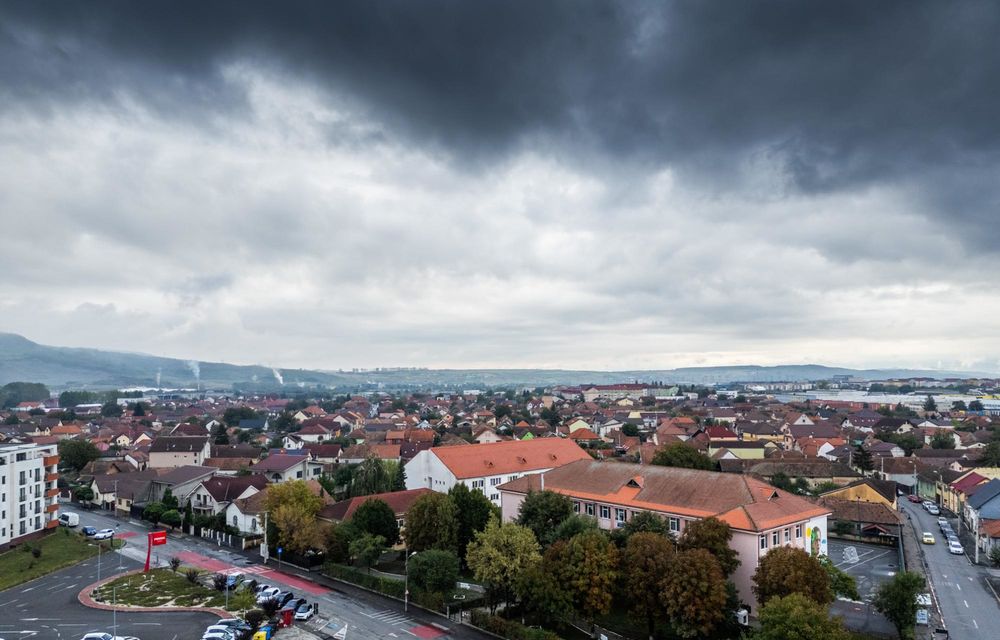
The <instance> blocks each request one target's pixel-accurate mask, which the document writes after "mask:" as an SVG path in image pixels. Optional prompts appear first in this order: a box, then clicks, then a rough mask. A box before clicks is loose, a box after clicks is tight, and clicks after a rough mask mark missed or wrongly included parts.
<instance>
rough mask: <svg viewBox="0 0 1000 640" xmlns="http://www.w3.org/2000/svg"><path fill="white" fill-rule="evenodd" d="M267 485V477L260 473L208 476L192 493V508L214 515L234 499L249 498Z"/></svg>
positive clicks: (223, 509) (198, 511)
mask: <svg viewBox="0 0 1000 640" xmlns="http://www.w3.org/2000/svg"><path fill="white" fill-rule="evenodd" d="M266 486H267V478H265V477H264V476H262V475H259V474H251V475H248V476H214V477H211V478H207V479H205V480H202V481H201V485H199V487H198V488H197V489H195V490H194V492H193V493H192V494H191V498H190V502H191V508H192V509H193V510H194V512H195V513H201V514H206V515H213V516H214V515H215V514H217V513H221V512H223V511H225V510H226V508H227V507H228V506H229V505H230V504H231V503H232V502H233V501H234V500H239V499H241V498H249V497H250V496H252V495H253V494H255V493H257V492H258V491H262V490H263V489H264V487H266Z"/></svg>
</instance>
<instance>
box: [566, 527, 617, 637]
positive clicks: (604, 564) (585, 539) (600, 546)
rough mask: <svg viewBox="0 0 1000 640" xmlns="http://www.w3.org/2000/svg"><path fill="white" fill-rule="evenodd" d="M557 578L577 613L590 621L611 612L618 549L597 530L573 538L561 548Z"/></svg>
mask: <svg viewBox="0 0 1000 640" xmlns="http://www.w3.org/2000/svg"><path fill="white" fill-rule="evenodd" d="M561 560H562V562H561V570H560V576H561V578H562V582H563V584H564V585H565V588H566V590H567V592H568V593H569V596H570V598H571V599H572V600H573V606H574V608H575V609H576V611H577V612H578V613H579V614H580V615H582V616H584V617H585V618H587V619H589V620H593V619H594V618H595V617H596V616H598V615H606V614H607V613H608V611H610V610H611V598H612V595H613V588H614V585H615V581H616V580H617V579H618V549H617V548H616V547H615V545H613V544H612V543H611V540H610V539H609V538H608V536H606V535H605V534H604V533H602V532H601V531H599V530H596V529H594V530H590V531H585V532H583V533H580V534H577V535H576V536H574V537H573V538H572V539H571V540H570V541H569V542H568V543H566V546H565V547H564V548H563V552H562V555H561Z"/></svg>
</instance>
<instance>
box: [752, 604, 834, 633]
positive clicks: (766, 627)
mask: <svg viewBox="0 0 1000 640" xmlns="http://www.w3.org/2000/svg"><path fill="white" fill-rule="evenodd" d="M759 618H760V628H759V629H758V630H757V631H756V632H755V633H754V635H753V639H754V640H849V638H850V635H849V634H848V633H847V632H846V631H845V630H844V627H843V625H842V624H841V623H840V620H838V619H831V618H830V616H829V614H828V613H827V610H826V607H825V606H823V605H821V604H819V603H817V602H815V601H813V600H811V599H810V598H808V597H806V596H804V595H802V594H801V593H793V594H790V595H787V596H784V597H777V598H772V599H771V600H769V601H768V603H767V604H765V605H764V606H763V607H762V608H761V610H760V616H759Z"/></svg>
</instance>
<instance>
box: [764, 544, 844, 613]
mask: <svg viewBox="0 0 1000 640" xmlns="http://www.w3.org/2000/svg"><path fill="white" fill-rule="evenodd" d="M753 592H754V594H756V596H757V600H758V602H760V603H761V604H767V601H768V600H770V599H771V598H774V597H780V596H787V595H789V594H792V593H801V594H803V595H805V596H807V597H809V598H812V599H813V600H814V601H815V602H817V603H819V604H829V603H831V602H833V591H832V590H831V589H830V576H829V574H828V573H827V571H826V569H824V568H823V565H822V564H820V562H819V560H817V559H816V558H814V557H812V556H810V555H809V554H808V553H806V552H805V551H803V550H802V549H796V548H794V547H777V548H774V549H771V550H770V551H768V552H767V555H765V556H764V557H763V558H761V560H760V563H759V564H758V565H757V572H756V573H754V575H753Z"/></svg>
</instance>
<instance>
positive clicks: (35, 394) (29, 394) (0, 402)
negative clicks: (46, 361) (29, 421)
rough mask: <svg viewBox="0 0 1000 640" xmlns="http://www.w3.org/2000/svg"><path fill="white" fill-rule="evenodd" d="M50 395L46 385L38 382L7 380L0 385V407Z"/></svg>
mask: <svg viewBox="0 0 1000 640" xmlns="http://www.w3.org/2000/svg"><path fill="white" fill-rule="evenodd" d="M51 396H52V394H51V393H49V389H48V387H46V386H45V385H44V384H41V383H40V382H8V383H7V384H5V385H4V386H2V387H0V409H7V408H9V407H16V406H17V405H19V404H20V403H22V402H42V401H44V400H48V399H49V398H50V397H51ZM77 404H79V403H77Z"/></svg>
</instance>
